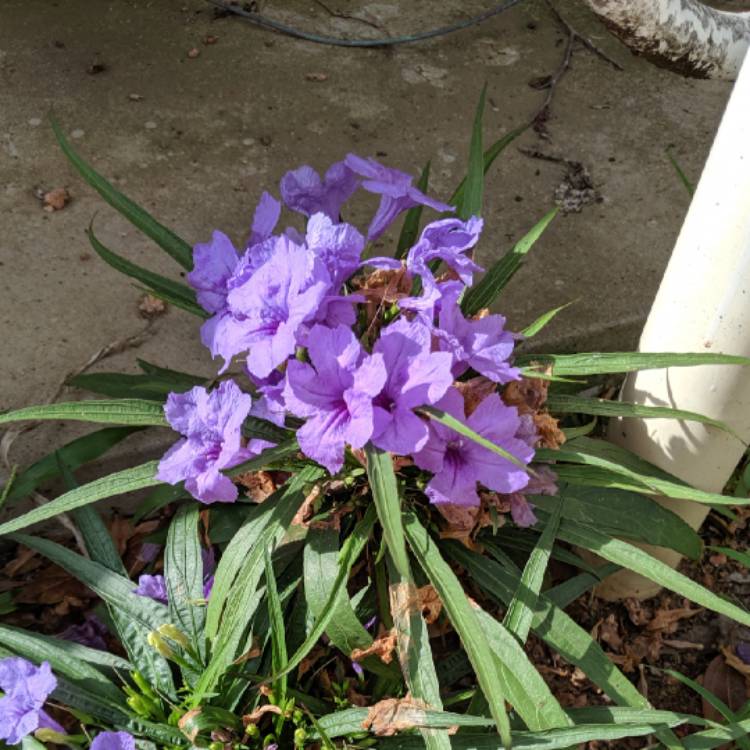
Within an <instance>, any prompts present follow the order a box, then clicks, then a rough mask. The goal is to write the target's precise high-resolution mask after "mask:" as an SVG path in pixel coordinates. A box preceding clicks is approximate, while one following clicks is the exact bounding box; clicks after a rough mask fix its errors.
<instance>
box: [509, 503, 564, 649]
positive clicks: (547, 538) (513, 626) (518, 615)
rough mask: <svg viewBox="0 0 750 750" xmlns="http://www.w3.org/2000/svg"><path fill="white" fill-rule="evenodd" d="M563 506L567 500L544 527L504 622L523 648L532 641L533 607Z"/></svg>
mask: <svg viewBox="0 0 750 750" xmlns="http://www.w3.org/2000/svg"><path fill="white" fill-rule="evenodd" d="M564 504H565V502H564V499H563V498H560V502H558V503H557V507H556V509H555V512H554V513H553V515H552V517H551V518H550V521H549V523H547V525H546V526H545V527H544V531H543V532H542V535H541V536H540V537H539V541H538V542H537V544H536V546H535V547H534V549H533V550H532V552H531V554H530V555H529V559H528V561H527V562H526V567H525V568H524V570H523V575H522V576H521V580H520V581H519V582H518V588H517V589H516V593H515V594H514V595H513V599H512V600H511V602H510V604H509V605H508V610H507V611H506V613H505V617H504V618H503V625H504V626H505V627H506V628H507V629H508V630H509V631H510V632H511V633H513V635H515V636H516V638H518V640H519V642H520V643H521V644H524V643H526V640H527V638H528V637H529V630H530V629H531V621H532V620H533V619H534V605H535V604H536V600H537V599H538V597H539V592H540V591H541V590H542V583H543V582H544V574H545V572H546V570H547V565H548V564H549V560H550V555H551V554H552V545H553V544H554V543H555V535H556V534H557V529H558V527H559V526H560V518H561V512H562V508H563V505H564Z"/></svg>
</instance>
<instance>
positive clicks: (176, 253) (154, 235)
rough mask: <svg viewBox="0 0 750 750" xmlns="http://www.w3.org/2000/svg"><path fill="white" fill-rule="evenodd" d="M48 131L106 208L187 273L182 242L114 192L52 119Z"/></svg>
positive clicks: (188, 259)
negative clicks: (116, 214) (100, 197)
mask: <svg viewBox="0 0 750 750" xmlns="http://www.w3.org/2000/svg"><path fill="white" fill-rule="evenodd" d="M51 124H52V130H53V131H54V133H55V137H56V138H57V142H58V143H59V144H60V148H62V150H63V153H64V154H65V156H67V157H68V159H69V160H70V163H71V164H72V165H73V166H74V167H75V168H76V169H77V170H78V172H79V173H80V175H81V177H83V179H84V180H86V182H87V183H88V184H89V185H91V187H92V188H94V190H96V191H97V192H98V193H99V195H101V196H102V198H104V200H105V201H107V203H109V205H110V206H112V207H113V208H114V209H115V210H116V211H118V212H119V213H121V214H122V215H123V216H124V217H125V218H126V219H127V220H128V221H130V222H131V223H132V224H133V225H134V226H136V227H137V228H138V229H140V230H141V231H142V232H143V233H144V234H145V235H146V236H147V237H150V238H151V239H152V240H153V241H154V242H156V244H157V245H159V247H161V248H162V250H164V251H166V252H167V253H169V255H171V256H172V258H174V259H175V260H176V261H177V262H178V263H179V264H180V265H181V266H182V267H183V268H185V269H187V270H188V271H189V270H190V269H191V268H192V267H193V250H192V248H191V247H190V245H189V244H188V243H187V242H185V240H183V239H180V238H179V237H178V236H177V235H176V234H175V233H174V232H172V231H171V230H170V229H167V228H166V227H165V226H162V225H161V224H160V223H159V222H158V221H156V219H154V217H153V216H151V214H149V213H148V212H146V211H144V210H143V209H142V208H141V207H140V206H138V205H137V204H135V203H134V202H133V201H132V200H130V198H127V197H126V196H124V195H123V194H122V193H121V192H120V191H119V190H116V189H115V188H114V187H113V186H112V185H111V184H110V183H109V182H107V180H105V179H104V177H102V176H101V175H100V174H99V173H98V172H97V171H96V170H94V169H93V168H92V167H91V166H90V165H89V164H87V163H86V162H85V161H84V160H83V159H82V158H81V157H80V156H79V155H78V154H77V153H76V151H75V150H74V149H73V147H72V146H71V145H70V143H69V142H68V139H67V138H66V137H65V135H64V134H63V132H62V129H61V128H60V126H59V125H58V124H57V122H56V121H55V120H54V119H52V120H51Z"/></svg>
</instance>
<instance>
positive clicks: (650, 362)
mask: <svg viewBox="0 0 750 750" xmlns="http://www.w3.org/2000/svg"><path fill="white" fill-rule="evenodd" d="M532 362H541V363H549V364H551V365H552V366H553V368H554V374H555V375H603V374H606V373H612V372H634V371H636V370H660V369H662V368H664V367H695V366H696V365H743V366H745V365H750V359H748V358H747V357H735V356H733V355H731V354H709V353H705V352H698V353H694V354H690V353H689V354H679V353H674V352H589V353H585V354H584V353H582V354H524V355H521V356H519V357H517V358H516V361H515V364H516V365H518V366H519V367H523V366H525V365H529V364H531V363H532Z"/></svg>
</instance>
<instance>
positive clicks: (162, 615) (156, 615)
mask: <svg viewBox="0 0 750 750" xmlns="http://www.w3.org/2000/svg"><path fill="white" fill-rule="evenodd" d="M11 538H12V539H13V540H14V541H16V542H18V543H19V544H23V545H25V546H26V547H30V548H31V549H33V550H35V551H37V552H38V553H39V554H40V555H43V556H44V557H46V558H47V559H48V560H51V561H52V562H53V563H55V564H56V565H59V566H60V567H61V568H63V569H64V570H67V571H68V573H70V574H71V575H72V576H73V577H74V578H77V579H78V580H79V581H81V583H83V584H85V585H86V586H88V587H89V588H90V589H91V590H92V591H93V592H94V593H95V594H97V595H98V596H100V597H101V598H102V599H104V601H106V602H107V603H108V604H111V605H112V606H114V607H116V608H118V609H120V610H122V611H123V612H126V613H127V614H128V615H129V617H130V618H131V619H132V620H133V621H135V622H138V623H140V624H141V625H143V626H144V627H145V628H148V630H156V629H157V628H158V627H159V626H160V625H164V624H165V623H168V622H169V618H168V612H167V608H166V607H165V606H164V605H162V604H159V603H158V602H155V601H154V600H153V599H150V598H149V597H147V596H138V595H137V594H135V593H133V592H134V591H135V588H136V585H135V583H133V582H132V581H131V580H129V579H128V578H125V577H124V576H121V575H118V574H117V573H114V572H113V571H111V570H110V569H109V568H107V567H106V566H105V565H102V564H101V563H98V562H94V561H93V560H88V559H87V558H85V557H83V556H81V555H78V554H76V553H75V552H73V551H72V550H69V549H68V548H67V547H63V546H62V545H61V544H57V543H56V542H52V541H50V540H49V539H42V538H40V537H35V536H28V535H26V534H13V535H12V537H11Z"/></svg>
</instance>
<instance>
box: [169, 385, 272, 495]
mask: <svg viewBox="0 0 750 750" xmlns="http://www.w3.org/2000/svg"><path fill="white" fill-rule="evenodd" d="M251 405H252V399H251V398H250V396H248V395H247V394H246V393H243V392H242V391H241V390H240V389H239V387H238V386H237V385H236V383H235V382H234V381H232V380H225V381H224V382H222V383H220V384H219V386H218V388H216V389H215V390H213V391H211V392H210V393H209V392H208V391H207V390H206V389H205V388H202V387H201V386H196V387H195V388H192V389H191V390H189V391H188V392H187V393H170V394H169V397H168V398H167V403H166V404H165V406H164V413H165V415H166V417H167V421H168V422H169V424H170V425H172V427H173V428H174V429H175V430H176V431H177V432H179V433H181V434H182V435H184V436H185V439H184V440H180V441H178V442H177V443H175V444H174V445H173V446H172V447H171V448H170V449H169V450H168V451H167V453H166V454H165V455H164V457H163V458H162V460H161V461H160V462H159V469H158V471H157V474H156V477H157V479H160V480H161V481H162V482H168V483H169V484H177V483H178V482H181V481H184V482H185V489H186V490H187V491H188V492H189V493H190V494H191V495H192V496H193V497H195V498H197V499H198V500H200V501H201V502H203V503H214V502H233V501H234V500H236V499H237V488H236V487H235V486H234V484H233V483H232V481H231V479H229V477H225V476H224V475H223V474H222V473H221V469H228V468H231V467H232V466H236V465H237V464H239V463H242V461H244V460H246V459H247V458H249V457H250V456H251V455H254V453H255V452H257V451H254V450H253V447H254V446H253V444H252V442H251V443H250V445H249V446H248V447H246V448H245V447H243V446H242V423H243V422H244V420H245V417H247V415H248V414H249V413H250V407H251Z"/></svg>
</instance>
